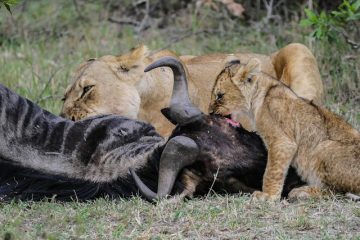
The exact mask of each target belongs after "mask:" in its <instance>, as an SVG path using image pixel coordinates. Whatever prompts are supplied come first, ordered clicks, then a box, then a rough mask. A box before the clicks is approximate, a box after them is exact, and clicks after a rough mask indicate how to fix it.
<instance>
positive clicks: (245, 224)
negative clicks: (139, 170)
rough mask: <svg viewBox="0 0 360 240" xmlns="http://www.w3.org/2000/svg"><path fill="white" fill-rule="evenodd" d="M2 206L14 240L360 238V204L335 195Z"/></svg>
mask: <svg viewBox="0 0 360 240" xmlns="http://www.w3.org/2000/svg"><path fill="white" fill-rule="evenodd" d="M0 206H1V214H0V222H1V223H2V226H1V227H0V233H2V234H3V236H4V235H8V236H11V237H13V238H15V239H34V238H44V239H89V238H91V239H116V238H120V239H184V238H186V239H189V238H190V239H315V238H317V239H319V238H320V239H360V232H359V229H360V205H359V204H358V203H354V202H349V201H347V200H342V199H339V198H335V197H332V198H329V199H323V200H321V201H306V202H298V203H291V204H289V203H288V202H285V201H283V202H280V203H276V204H266V203H264V204H255V203H251V202H250V198H249V197H248V196H211V197H209V198H205V199H195V200H190V201H187V202H174V201H169V200H164V201H161V202H159V203H157V204H150V203H147V202H145V201H143V200H141V199H139V198H133V199H130V200H117V201H111V200H105V199H99V200H97V201H94V202H87V203H77V202H73V203H65V204H64V203H54V202H41V203H12V204H3V205H0Z"/></svg>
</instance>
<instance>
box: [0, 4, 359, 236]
mask: <svg viewBox="0 0 360 240" xmlns="http://www.w3.org/2000/svg"><path fill="white" fill-rule="evenodd" d="M27 2H28V8H27V9H26V11H25V12H23V13H21V12H20V11H21V6H20V7H18V8H16V9H14V15H13V16H12V17H10V16H9V15H8V14H7V13H6V12H5V11H4V9H1V11H2V12H1V15H0V65H1V68H0V75H1V80H0V82H1V83H2V84H4V85H6V86H8V87H10V88H11V89H13V90H15V91H16V92H17V93H19V94H21V95H24V96H26V97H28V98H29V99H31V100H33V101H36V102H38V103H39V104H40V105H41V106H42V107H44V108H46V109H48V110H49V111H51V112H54V113H55V114H57V113H59V111H60V107H61V101H60V99H61V97H62V95H63V93H64V90H65V87H66V86H67V84H68V83H69V82H70V81H71V72H72V71H73V70H74V68H75V67H76V66H77V65H78V64H79V63H81V62H83V61H85V60H86V59H88V58H92V57H97V56H101V55H105V54H118V53H122V52H126V51H128V49H130V48H131V47H133V46H136V45H137V44H138V43H140V42H144V43H146V44H147V45H149V47H150V48H151V49H160V48H162V47H164V46H166V45H168V44H169V43H173V44H170V45H171V49H173V50H175V51H177V52H179V53H182V54H204V53H210V52H236V51H242V52H250V51H251V52H259V53H265V54H266V53H271V52H273V51H275V50H276V49H278V48H279V47H282V46H284V45H285V44H287V43H289V42H302V43H305V44H306V45H308V46H309V47H310V48H311V49H312V51H313V52H314V54H315V55H316V57H317V59H318V64H319V68H320V71H321V74H322V76H323V80H324V83H325V87H326V91H327V98H326V104H327V105H328V106H329V107H330V108H331V109H332V110H334V111H336V112H338V113H339V114H341V115H342V116H344V118H346V119H347V120H348V121H349V122H350V123H351V124H353V125H354V126H356V127H357V128H358V129H360V113H359V112H360V111H359V110H360V98H359V96H360V94H359V87H360V86H359V84H360V83H359V76H360V69H359V66H360V64H359V63H360V59H359V54H358V52H356V51H354V50H351V49H350V48H349V47H348V46H347V45H346V44H345V43H341V42H338V43H333V44H329V43H316V42H314V41H313V40H312V39H309V38H308V37H307V36H308V32H307V30H304V29H301V28H300V27H299V26H298V23H297V22H289V23H282V24H281V25H276V26H275V25H269V26H263V25H261V24H258V25H252V26H244V25H243V24H240V23H239V22H237V21H234V20H231V19H227V20H226V21H228V22H224V23H222V24H218V25H216V24H215V25H216V26H218V27H219V26H220V28H217V29H216V31H214V32H213V33H211V31H210V33H201V32H202V31H203V30H204V29H207V28H209V25H210V26H211V24H210V23H211V22H210V21H211V17H212V16H213V15H214V13H211V12H210V13H206V14H204V15H202V16H201V17H195V16H194V15H190V16H185V17H184V18H179V19H174V24H175V25H174V26H172V27H167V28H166V29H149V30H146V31H145V32H142V33H141V35H138V34H136V31H135V30H134V29H133V28H132V27H131V26H119V25H117V24H111V23H109V22H107V21H106V19H107V17H108V16H107V12H106V10H107V9H102V5H101V4H100V3H99V2H96V1H91V3H89V4H85V5H82V15H83V16H85V17H86V19H87V20H86V21H84V20H81V19H79V16H78V12H77V11H76V10H75V8H74V6H73V5H72V3H71V2H72V1H56V2H52V3H51V4H50V3H49V2H48V1H44V0H41V1H40V0H39V1H33V2H30V1H27ZM189 11H190V10H189ZM190 12H191V11H190ZM213 25H214V24H213ZM254 26H257V27H258V28H255V27H254ZM219 29H220V30H219ZM189 30H190V32H191V33H192V34H187V32H188V31H189ZM207 30H209V29H207ZM210 30H214V29H210ZM185 35H186V36H187V37H186V38H183V39H182V40H181V41H179V42H176V41H174V39H176V38H178V39H179V38H181V36H185ZM0 236H3V237H4V238H5V239H13V238H15V239H35V238H39V239H42V238H43V239H89V238H91V239H111V238H118V239H119V238H120V239H133V238H140V239H149V238H151V239H182V238H191V239H202V238H209V239H315V238H321V239H360V204H359V203H354V202H349V201H348V200H344V199H342V198H341V197H333V198H330V199H323V200H321V201H307V202H303V203H291V204H289V203H286V202H281V203H277V204H274V205H268V204H252V203H250V200H249V197H248V196H210V197H209V198H205V199H194V200H190V201H187V202H177V203H174V202H169V201H162V202H159V203H158V204H150V203H147V202H144V201H142V200H140V199H139V198H133V199H130V200H116V201H112V200H107V199H99V200H97V201H93V202H86V203H77V202H72V203H56V202H51V201H50V202H47V201H44V202H40V203H31V202H29V203H23V202H20V203H19V202H13V203H0Z"/></svg>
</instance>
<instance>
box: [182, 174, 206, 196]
mask: <svg viewBox="0 0 360 240" xmlns="http://www.w3.org/2000/svg"><path fill="white" fill-rule="evenodd" d="M200 181H201V179H200V177H199V176H197V175H196V174H194V173H193V172H191V171H190V170H188V169H185V170H184V171H183V173H182V174H181V182H182V183H183V185H184V191H182V193H180V199H183V198H185V197H190V198H191V197H193V194H194V192H195V191H196V187H197V186H198V184H199V183H200Z"/></svg>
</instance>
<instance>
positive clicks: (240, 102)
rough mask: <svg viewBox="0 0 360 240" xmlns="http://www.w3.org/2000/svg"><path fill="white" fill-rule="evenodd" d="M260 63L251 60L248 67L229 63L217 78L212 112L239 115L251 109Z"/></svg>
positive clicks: (212, 98)
mask: <svg viewBox="0 0 360 240" xmlns="http://www.w3.org/2000/svg"><path fill="white" fill-rule="evenodd" d="M259 64H260V62H259V61H258V60H256V59H251V60H250V61H249V63H247V64H246V65H243V64H232V63H231V62H230V63H228V64H227V65H228V66H225V68H224V70H223V71H222V72H221V73H220V74H219V76H218V77H217V80H216V83H215V86H214V88H213V92H212V96H211V103H210V112H213V113H215V114H220V115H223V116H229V115H237V114H239V113H240V112H243V111H248V110H249V108H250V100H251V94H252V92H254V90H255V86H256V84H255V81H256V78H257V76H256V74H255V73H256V72H259V71H260V66H259Z"/></svg>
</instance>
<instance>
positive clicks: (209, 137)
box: [169, 115, 304, 196]
mask: <svg viewBox="0 0 360 240" xmlns="http://www.w3.org/2000/svg"><path fill="white" fill-rule="evenodd" d="M175 136H185V137H189V138H191V139H193V140H194V141H195V142H196V143H197V145H198V146H199V148H200V154H199V156H198V157H197V159H196V161H195V163H194V164H193V165H191V166H188V167H187V168H186V169H187V170H189V171H191V172H192V173H194V174H195V175H197V176H198V177H199V178H200V179H201V180H202V181H201V183H200V184H199V186H198V187H197V189H196V194H204V193H207V192H208V191H209V187H210V186H211V185H212V184H214V175H215V174H217V176H216V181H215V184H214V185H213V189H214V191H216V192H228V193H233V192H239V191H243V192H251V191H252V190H258V189H261V186H262V178H263V175H264V172H265V167H266V162H267V151H266V148H265V146H264V144H263V142H262V140H261V138H260V137H259V136H258V135H257V134H255V133H251V132H248V131H246V130H245V129H244V128H242V127H234V126H232V125H230V124H229V123H228V122H227V120H226V119H224V118H223V117H219V116H215V115H211V116H208V115H203V116H202V117H201V118H198V119H196V120H195V121H193V122H191V123H188V124H186V125H183V126H177V127H176V129H175V130H174V131H173V133H172V135H171V136H170V138H169V139H171V138H173V137H175ZM230 179H236V180H237V181H238V183H240V188H238V187H236V186H235V185H236V184H235V185H234V182H233V181H229V180H230ZM183 184H185V185H186V183H183ZM303 184H304V183H303V182H302V181H301V180H300V178H299V176H298V175H297V174H296V172H295V170H294V169H290V171H289V174H288V176H287V178H286V183H285V187H284V190H283V196H287V194H288V193H289V192H290V190H291V189H292V188H294V187H298V186H301V185H303ZM244 186H246V187H245V188H243V187H244Z"/></svg>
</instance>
